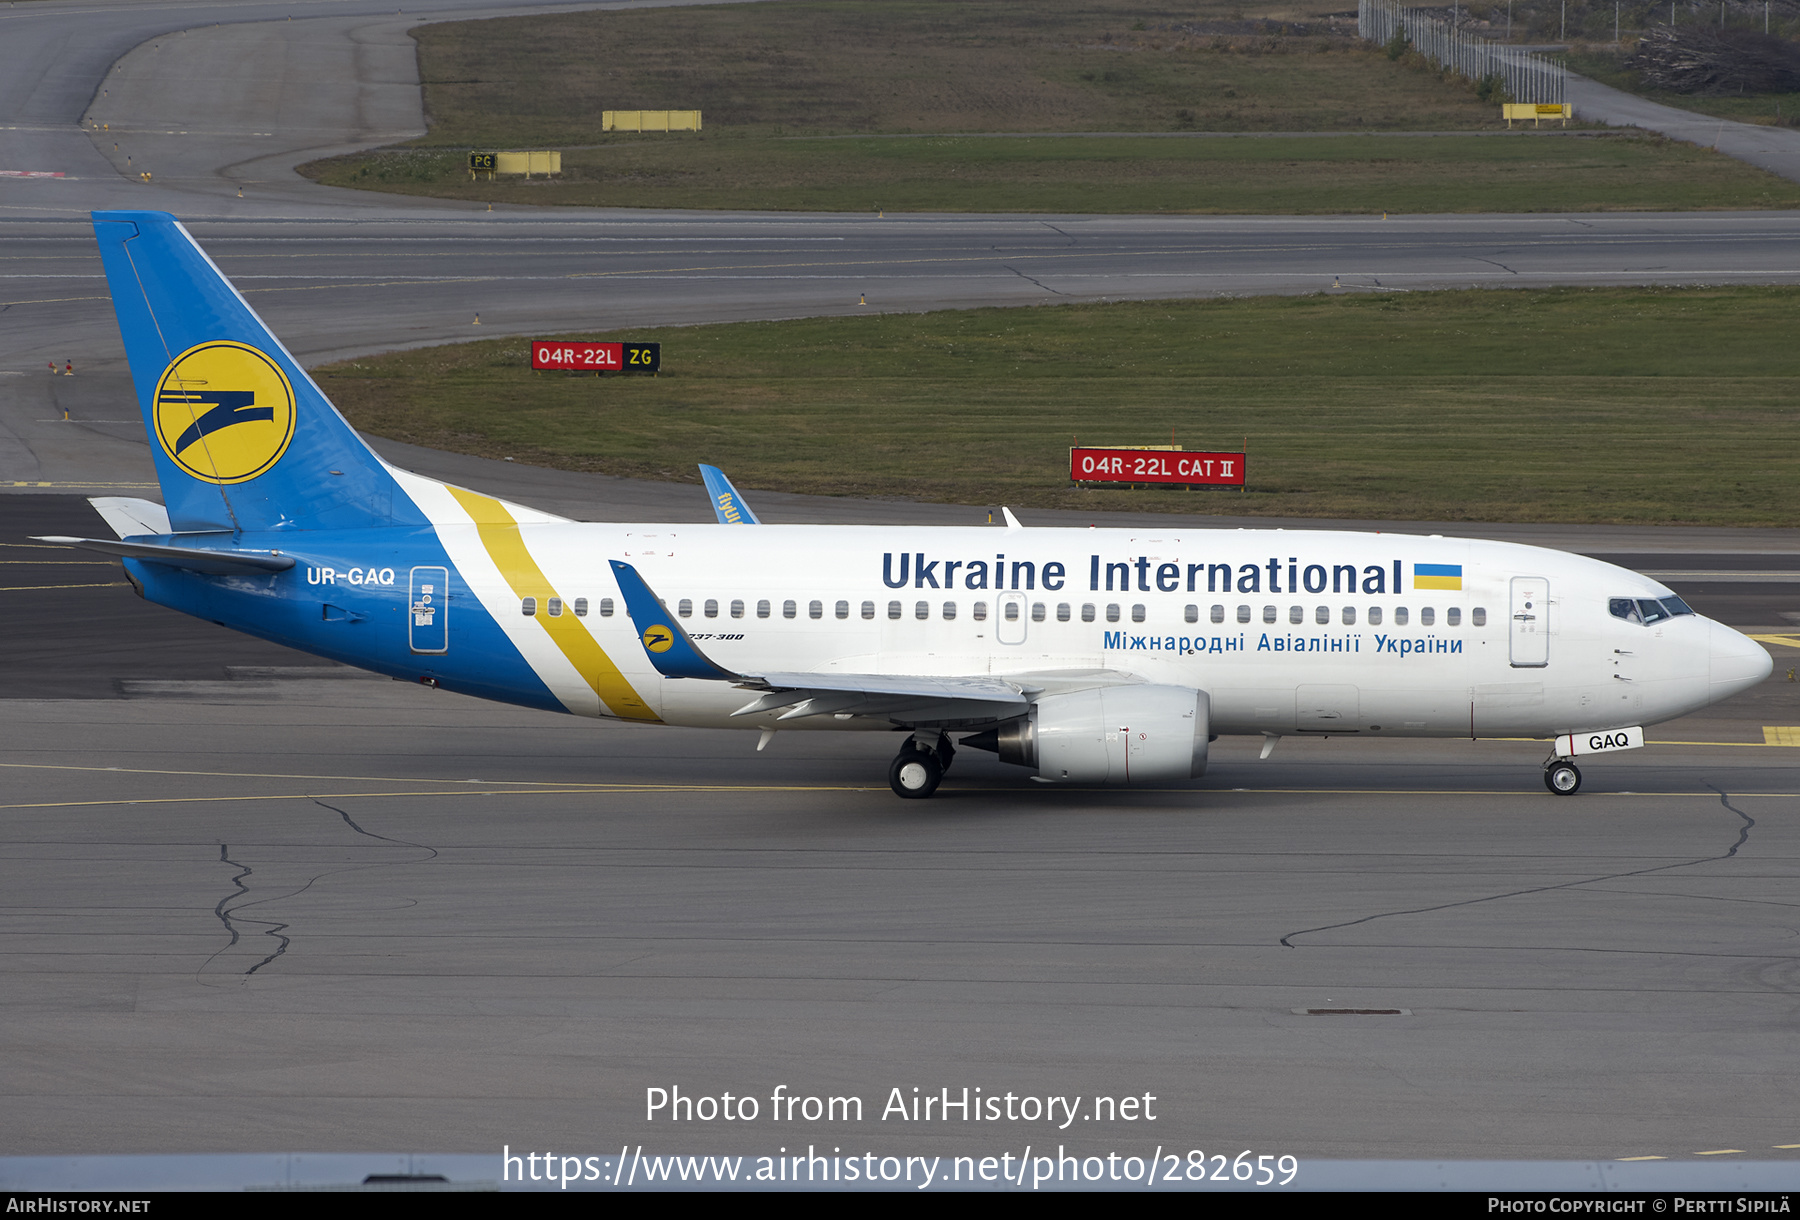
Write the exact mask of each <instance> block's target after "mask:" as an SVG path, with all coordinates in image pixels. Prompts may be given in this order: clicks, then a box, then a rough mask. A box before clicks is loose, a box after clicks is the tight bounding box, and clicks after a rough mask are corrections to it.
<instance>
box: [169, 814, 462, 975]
mask: <svg viewBox="0 0 1800 1220" xmlns="http://www.w3.org/2000/svg"><path fill="white" fill-rule="evenodd" d="M313 804H315V805H318V806H320V807H321V808H324V809H329V810H331V812H333V813H335V814H337V815H338V816H339V817H340V818H342V819H344V825H346V826H348V827H349V828H350V829H351V830H353V831H355V832H356V833H357V834H359V835H363V836H365V837H367V838H370V839H378V840H380V841H381V842H383V843H393V844H396V845H397V846H401V847H415V848H418V849H419V850H420V851H423V852H428V853H430V854H429V855H426V856H422V857H420V858H419V859H417V860H410V861H407V863H409V864H423V863H425V862H426V861H427V860H434V859H436V858H437V855H438V852H437V849H436V848H435V847H427V846H426V845H425V844H423V843H413V842H409V841H408V840H406V839H391V838H389V837H388V836H386V835H378V834H376V833H375V832H374V831H371V830H364V829H363V828H362V827H361V826H358V825H357V824H356V822H355V820H354V819H352V818H351V816H350V815H349V813H347V812H346V811H345V810H342V809H339V808H338V807H337V806H336V805H328V804H326V803H325V802H324V801H322V800H319V799H318V798H317V797H314V798H313ZM230 850H231V849H230V847H229V846H228V845H226V844H224V843H221V844H219V859H220V860H223V861H224V862H225V863H226V864H229V865H231V866H232V867H233V868H236V869H241V870H243V871H241V872H239V873H238V874H237V875H236V876H235V877H233V878H232V879H231V883H232V884H233V885H235V886H237V892H236V893H235V894H227V895H225V897H223V898H221V899H219V904H218V905H217V906H215V907H214V908H213V914H214V915H216V916H218V918H219V922H220V923H222V924H224V925H225V930H226V931H227V932H229V933H231V939H230V940H229V941H227V942H226V943H225V944H224V945H223V946H221V947H220V948H219V949H218V950H217V952H215V953H213V954H212V956H211V957H208V958H207V959H206V960H205V961H204V962H202V963H200V969H199V970H198V971H196V972H195V976H196V977H198V976H199V975H201V974H204V973H205V971H206V968H207V967H208V966H210V965H211V964H212V963H213V961H214V959H216V958H217V957H218V956H219V954H221V953H224V952H226V951H227V950H229V949H230V948H231V947H232V946H233V945H235V944H237V943H238V941H239V940H240V939H241V934H240V933H239V931H238V928H237V923H236V922H235V921H234V918H233V917H234V916H235V917H237V918H238V919H243V922H245V923H254V924H261V925H262V926H263V928H264V932H263V935H265V936H273V937H275V938H276V939H277V940H279V941H280V942H281V944H280V945H279V946H278V947H277V948H276V950H275V952H273V953H271V954H269V955H268V956H267V957H265V958H263V959H262V960H261V961H260V962H257V963H256V965H254V966H252V967H250V969H248V970H246V971H244V973H245V974H246V975H251V974H255V973H256V972H257V971H258V970H261V969H262V968H263V967H264V966H267V965H268V964H269V963H270V962H272V961H274V960H275V959H276V958H278V957H280V956H281V955H282V954H284V953H286V952H287V951H288V946H289V945H290V944H292V943H293V940H292V938H291V937H288V936H284V935H282V934H283V933H284V932H286V931H287V930H288V927H289V926H290V925H288V924H285V923H280V922H278V921H276V920H272V919H244V918H243V916H242V914H241V913H242V912H244V911H247V910H249V909H250V908H251V907H258V906H262V905H264V904H265V903H270V902H281V901H284V900H285V899H288V898H295V897H298V896H299V895H301V894H304V893H305V892H306V891H307V890H310V889H311V888H312V887H313V886H314V885H315V884H316V883H317V882H319V881H320V880H322V879H323V878H326V877H332V876H336V875H337V874H339V873H347V872H350V873H354V872H361V871H363V870H364V869H370V868H383V867H386V864H385V862H383V863H375V864H358V865H352V866H350V867H348V868H334V869H327V870H326V871H324V872H322V873H316V874H314V875H313V876H311V877H309V878H307V881H306V884H305V885H301V886H298V887H296V888H295V889H292V890H289V891H287V892H286V893H283V894H272V895H270V896H269V897H267V898H259V899H257V900H256V901H255V902H236V900H237V899H241V898H247V897H248V896H249V894H250V887H249V886H247V885H245V884H244V878H245V877H248V876H250V875H251V873H252V872H254V871H255V870H253V869H252V868H251V867H250V866H249V865H247V864H240V863H238V862H237V861H236V860H233V859H232V858H231V857H230V855H229V852H230ZM234 902H235V905H233V903H234Z"/></svg>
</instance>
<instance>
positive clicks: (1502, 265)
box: [1469, 254, 1519, 275]
mask: <svg viewBox="0 0 1800 1220" xmlns="http://www.w3.org/2000/svg"><path fill="white" fill-rule="evenodd" d="M1469 258H1470V259H1472V260H1473V261H1475V262H1478V263H1486V264H1487V265H1488V266H1490V267H1498V268H1500V270H1502V271H1504V272H1506V274H1508V275H1517V274H1519V273H1518V272H1517V271H1514V270H1513V269H1512V268H1511V267H1508V266H1507V265H1506V264H1505V263H1503V262H1500V261H1499V260H1498V259H1492V258H1483V257H1481V255H1479V254H1471V255H1469Z"/></svg>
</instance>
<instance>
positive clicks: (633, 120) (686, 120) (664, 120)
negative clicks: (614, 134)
mask: <svg viewBox="0 0 1800 1220" xmlns="http://www.w3.org/2000/svg"><path fill="white" fill-rule="evenodd" d="M600 130H601V131H699V130H700V112H699V111H698V110H602V111H601V112H600Z"/></svg>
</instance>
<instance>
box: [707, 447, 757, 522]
mask: <svg viewBox="0 0 1800 1220" xmlns="http://www.w3.org/2000/svg"><path fill="white" fill-rule="evenodd" d="M700 477H701V478H703V479H705V480H706V494H707V495H709V496H711V497H712V506H713V512H714V513H715V514H716V515H717V516H718V518H719V524H720V525H761V524H762V521H761V520H760V519H758V517H757V515H756V514H755V513H753V512H751V511H750V506H749V505H748V504H746V503H744V495H743V493H742V492H740V491H739V490H738V489H737V488H735V487H733V486H732V485H731V480H730V479H728V478H726V477H725V472H724V471H723V470H720V469H719V468H718V467H717V466H708V465H707V464H706V463H705V462H702V463H700Z"/></svg>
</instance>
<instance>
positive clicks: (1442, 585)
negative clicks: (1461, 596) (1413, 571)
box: [1413, 576, 1462, 592]
mask: <svg viewBox="0 0 1800 1220" xmlns="http://www.w3.org/2000/svg"><path fill="white" fill-rule="evenodd" d="M1413 588H1415V589H1449V590H1452V591H1453V592H1454V591H1460V590H1461V589H1462V577H1460V576H1414V577H1413Z"/></svg>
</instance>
